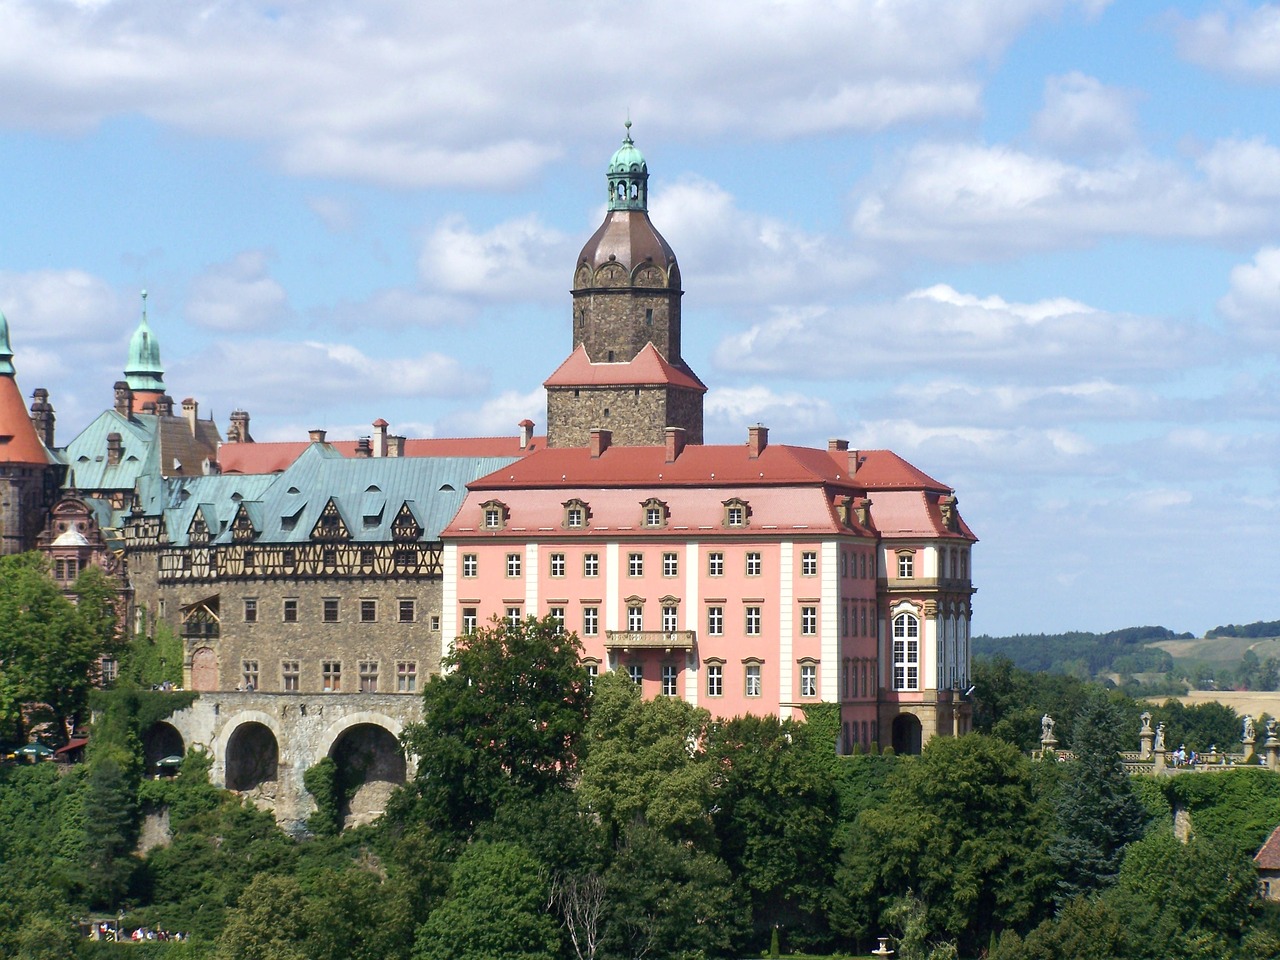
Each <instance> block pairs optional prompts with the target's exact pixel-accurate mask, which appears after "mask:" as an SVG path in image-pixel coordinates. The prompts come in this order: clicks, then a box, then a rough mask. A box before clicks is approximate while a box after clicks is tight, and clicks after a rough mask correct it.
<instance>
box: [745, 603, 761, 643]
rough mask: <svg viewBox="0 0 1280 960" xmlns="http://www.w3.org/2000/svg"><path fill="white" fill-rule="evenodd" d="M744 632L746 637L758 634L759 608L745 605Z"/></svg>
mask: <svg viewBox="0 0 1280 960" xmlns="http://www.w3.org/2000/svg"><path fill="white" fill-rule="evenodd" d="M746 633H747V636H748V637H758V636H760V608H759V607H747V622H746Z"/></svg>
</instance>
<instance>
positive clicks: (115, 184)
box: [0, 0, 1280, 633]
mask: <svg viewBox="0 0 1280 960" xmlns="http://www.w3.org/2000/svg"><path fill="white" fill-rule="evenodd" d="M0 24H3V25H4V29H3V30H0V171H2V172H3V180H2V181H0V191H2V194H0V195H2V196H3V201H4V202H3V211H4V221H3V226H2V227H0V310H3V311H4V313H5V314H6V316H7V317H8V319H9V323H10V327H11V331H12V338H13V345H14V349H15V351H16V353H17V356H16V359H15V363H16V365H17V369H18V379H19V383H20V384H21V386H22V387H23V389H24V391H25V392H27V393H28V394H29V393H30V392H31V391H32V390H33V389H34V388H36V387H38V386H44V387H47V388H48V389H49V390H50V393H51V399H52V402H53V404H54V407H55V409H56V411H57V415H58V426H59V431H60V432H59V437H60V439H61V440H62V441H63V442H65V441H66V440H68V439H70V437H71V436H73V435H74V433H75V432H77V431H78V430H79V429H80V428H81V427H82V426H84V424H86V423H87V422H88V420H89V418H90V417H91V416H92V415H93V414H94V413H96V412H97V411H99V410H101V409H102V408H103V407H105V406H107V405H109V403H110V400H111V384H112V383H113V382H114V381H115V380H117V379H118V378H119V377H120V375H121V369H122V366H123V362H124V357H125V352H126V345H127V342H128V338H129V335H130V334H131V332H132V330H133V328H134V327H135V325H136V323H137V319H138V314H139V296H138V294H139V291H140V290H142V289H143V288H145V289H147V290H148V291H149V298H148V305H149V315H150V319H151V322H152V326H153V328H154V329H155V330H156V332H157V335H158V336H159V338H160V343H161V349H162V353H163V359H164V362H165V366H166V368H167V374H166V382H167V383H168V384H169V389H170V393H171V394H172V395H173V396H174V397H175V398H177V399H181V398H183V397H186V396H194V397H196V398H197V399H198V400H199V401H200V403H201V410H202V413H205V414H207V413H210V412H212V413H213V414H214V416H215V417H216V418H217V419H218V421H219V423H220V424H221V425H222V427H223V429H224V430H225V427H226V422H227V416H228V414H229V413H230V411H231V410H232V409H233V408H235V407H244V408H246V409H248V410H249V411H250V412H251V414H252V417H253V432H254V434H255V436H256V437H257V438H258V439H262V440H274V439H301V438H303V437H304V436H305V432H306V430H307V429H308V428H312V427H324V428H327V429H328V430H330V431H332V432H333V433H335V434H337V435H342V436H355V435H361V434H367V433H368V432H369V427H368V425H369V424H370V423H371V421H373V420H374V419H377V418H378V417H383V418H385V419H387V420H388V421H389V422H390V423H391V425H392V429H393V430H394V431H395V432H398V433H403V434H406V435H408V436H432V435H434V436H440V435H458V434H464V435H485V434H495V433H512V432H514V428H515V424H516V423H517V421H519V420H520V419H522V418H523V417H526V416H528V417H531V418H532V419H534V420H535V421H536V422H537V423H538V424H539V426H540V427H541V425H542V423H543V421H544V419H545V413H544V398H543V394H542V389H541V382H542V380H543V379H544V378H545V377H546V376H547V375H548V374H549V373H550V372H551V371H552V370H553V369H554V368H555V367H556V365H557V364H558V363H559V362H560V361H561V360H562V359H563V358H564V356H565V355H566V354H567V353H568V351H569V347H570V331H569V325H568V317H569V297H568V289H569V285H570V279H571V276H572V270H573V263H574V257H575V255H576V253H577V251H578V249H579V248H580V246H581V244H582V243H583V242H584V241H585V240H586V238H587V237H588V236H589V235H590V234H591V232H592V231H593V230H594V228H595V226H596V225H597V224H598V223H599V221H600V219H601V217H602V215H603V198H604V167H605V164H606V163H607V160H608V158H609V156H610V155H611V153H612V152H613V150H614V149H615V147H616V146H617V144H618V142H619V141H620V139H621V135H622V121H623V119H625V118H626V116H627V115H628V112H629V113H630V117H631V119H632V120H633V121H634V128H633V133H634V136H635V139H636V142H637V145H638V146H639V147H640V148H641V149H642V150H643V151H644V153H645V155H646V156H647V158H648V160H649V168H650V174H651V179H650V198H651V213H652V216H653V220H654V222H655V224H656V225H657V227H658V229H659V230H660V231H661V232H662V233H663V234H664V236H666V238H667V239H668V241H669V242H670V243H671V244H672V246H673V247H674V249H675V251H676V254H677V256H678V257H679V259H680V263H681V268H682V271H683V276H684V285H685V289H686V294H685V303H684V316H685V357H686V359H687V360H688V362H689V363H690V364H691V366H692V367H693V368H694V369H695V370H696V371H697V372H698V373H699V375H700V376H701V377H702V378H703V380H704V381H706V382H707V383H708V384H709V385H710V386H711V392H710V393H709V395H708V398H707V432H708V438H709V440H711V441H713V442H736V441H738V440H740V439H742V440H745V435H746V427H747V425H748V424H751V423H755V422H757V421H758V422H762V423H765V424H766V425H768V426H769V427H770V428H771V430H772V433H771V437H772V438H773V439H774V440H775V441H780V442H791V443H812V444H821V443H824V442H825V440H826V439H827V438H828V437H844V438H847V439H849V440H850V441H851V442H852V443H853V444H854V445H855V446H859V447H868V448H869V447H889V448H891V449H893V450H895V451H897V452H898V453H900V454H902V455H903V456H905V457H907V458H908V459H909V460H911V461H912V462H914V463H916V464H917V465H918V466H920V467H921V468H922V469H924V470H926V471H927V472H929V473H931V474H933V475H934V476H936V477H938V478H939V479H941V480H944V481H945V482H947V483H949V484H951V485H952V486H954V487H955V488H956V491H957V493H958V495H959V498H960V506H961V511H962V512H963V513H964V515H965V517H966V518H967V519H968V521H969V522H970V524H971V525H972V526H973V527H974V528H975V530H977V531H978V533H979V535H980V536H981V538H982V542H981V544H980V545H979V547H978V548H977V553H976V556H975V562H974V571H975V579H976V581H977V585H978V587H979V592H978V594H977V597H976V598H975V616H974V629H975V630H976V631H978V632H991V633H1012V632H1040V631H1048V632H1053V631H1059V630H1067V629H1093V630H1105V629H1110V628H1115V627H1121V626H1128V625H1135V624H1144V623H1161V624H1164V625H1166V626H1169V627H1172V628H1173V629H1176V630H1179V631H1181V630H1192V631H1196V632H1201V631H1203V630H1205V629H1207V628H1209V627H1212V626H1215V625H1217V624H1219V623H1226V622H1230V621H1234V622H1245V621H1249V620H1256V619H1275V618H1277V617H1280V601H1277V600H1276V591H1275V579H1276V578H1275V574H1274V571H1275V569H1276V568H1277V567H1278V566H1280V536H1277V521H1276V516H1277V513H1278V508H1280V489H1278V487H1280V485H1278V484H1277V466H1276V465H1277V463H1280V428H1278V427H1277V417H1278V415H1280V399H1278V398H1280V362H1278V361H1277V350H1278V349H1280V324H1278V323H1277V318H1278V317H1280V111H1278V110H1277V102H1278V98H1277V94H1278V93H1280V90H1278V89H1277V88H1278V87H1280V5H1275V4H1249V3H1244V2H1213V0H1202V2H1184V3H1160V2H1132V0H1131V2H1128V3H1119V2H1112V3H1108V2H1106V0H1075V2H1073V0H1000V2H996V0H946V2H944V0H936V2H923V0H901V2H897V3H882V2H875V0H844V2H832V3H826V4H816V3H787V2H752V0H736V2H734V3H728V2H722V0H708V2H703V3H698V4H689V3H671V2H665V0H651V2H649V3H647V4H643V5H635V6H633V7H627V6H617V5H601V4H575V3H567V2H563V0H541V2H539V0H532V2H524V3H519V4H511V3H475V4H456V5H443V4H441V5H427V4H421V3H412V2H407V0H406V2H401V0H364V2H362V3H360V4H358V5H357V4H349V3H338V2H315V0H306V2H304V0H279V2H275V3H265V2H257V0H210V2H205V3H201V4H173V3H167V2H161V0H0Z"/></svg>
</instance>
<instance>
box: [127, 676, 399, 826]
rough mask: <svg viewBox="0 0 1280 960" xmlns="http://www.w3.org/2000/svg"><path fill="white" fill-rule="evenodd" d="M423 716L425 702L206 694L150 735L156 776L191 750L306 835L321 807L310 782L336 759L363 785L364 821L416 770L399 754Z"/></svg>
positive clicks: (224, 780)
mask: <svg viewBox="0 0 1280 960" xmlns="http://www.w3.org/2000/svg"><path fill="white" fill-rule="evenodd" d="M421 716H422V696H421V695H420V694H399V695H398V694H389V693H383V694H379V693H350V694H322V693H307V694H303V693H231V692H227V693H202V694H201V695H200V696H199V697H198V698H197V699H196V700H195V701H194V702H193V703H192V704H191V706H189V707H187V708H185V709H183V710H179V711H178V712H176V713H174V714H173V715H171V716H170V717H168V718H167V719H166V720H162V721H160V722H159V723H156V724H153V725H152V727H151V728H150V729H149V730H146V731H144V732H143V750H144V753H145V756H146V761H147V769H148V772H154V771H155V769H156V767H155V764H156V762H157V761H158V760H160V759H163V758H164V757H166V756H172V755H174V754H179V755H180V754H182V753H183V752H184V751H185V750H186V749H188V748H195V749H196V750H200V751H204V752H206V753H208V754H210V755H211V756H212V758H213V767H212V769H211V770H210V776H211V778H212V780H213V782H214V784H215V785H217V786H220V787H226V788H227V789H228V790H235V791H236V792H238V793H240V794H242V795H244V796H246V797H249V798H250V799H251V800H252V801H253V802H254V803H255V804H257V805H258V806H259V807H262V808H264V809H269V810H272V811H273V812H274V813H275V817H276V821H277V822H278V823H279V824H280V825H281V826H282V827H283V828H285V829H286V830H289V831H292V832H300V831H302V830H303V829H305V825H306V821H307V817H309V816H310V815H311V814H312V812H314V810H315V808H316V804H315V800H314V799H313V798H312V797H311V795H310V794H309V793H307V791H306V788H305V787H304V786H303V784H302V775H303V773H304V772H305V771H306V770H307V768H308V767H312V766H314V765H315V764H316V763H318V762H320V761H321V760H323V759H324V758H325V757H332V758H333V760H334V762H335V763H337V764H338V767H339V770H340V774H341V776H342V777H343V779H344V780H345V781H346V782H347V783H356V784H358V787H357V789H356V790H355V793H354V796H353V797H352V798H351V801H350V803H349V808H348V809H347V810H345V811H344V813H345V814H346V817H347V824H348V825H352V824H355V823H364V822H368V821H369V820H372V819H373V818H374V817H376V816H377V815H378V814H379V813H381V812H382V810H383V809H384V807H385V804H386V799H387V797H388V796H389V795H390V793H391V791H392V790H393V789H394V788H395V787H396V785H398V784H400V783H404V782H405V780H406V778H408V777H411V776H412V775H413V772H414V765H413V759H412V758H406V757H405V756H404V755H403V754H402V753H401V751H400V743H399V741H400V734H401V733H402V732H403V730H404V728H405V725H406V724H408V723H411V722H413V721H415V720H418V719H419V718H420V717H421Z"/></svg>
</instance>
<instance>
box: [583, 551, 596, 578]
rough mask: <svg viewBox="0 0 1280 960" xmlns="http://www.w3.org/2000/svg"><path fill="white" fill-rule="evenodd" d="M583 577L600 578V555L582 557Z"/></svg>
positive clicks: (587, 554)
mask: <svg viewBox="0 0 1280 960" xmlns="http://www.w3.org/2000/svg"><path fill="white" fill-rule="evenodd" d="M582 575H583V576H584V577H598V576H600V554H598V553H585V554H583V555H582Z"/></svg>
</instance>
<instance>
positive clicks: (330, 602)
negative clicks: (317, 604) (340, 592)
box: [324, 597, 338, 623]
mask: <svg viewBox="0 0 1280 960" xmlns="http://www.w3.org/2000/svg"><path fill="white" fill-rule="evenodd" d="M324 622H325V623H337V622H338V598H337V597H325V598H324Z"/></svg>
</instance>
